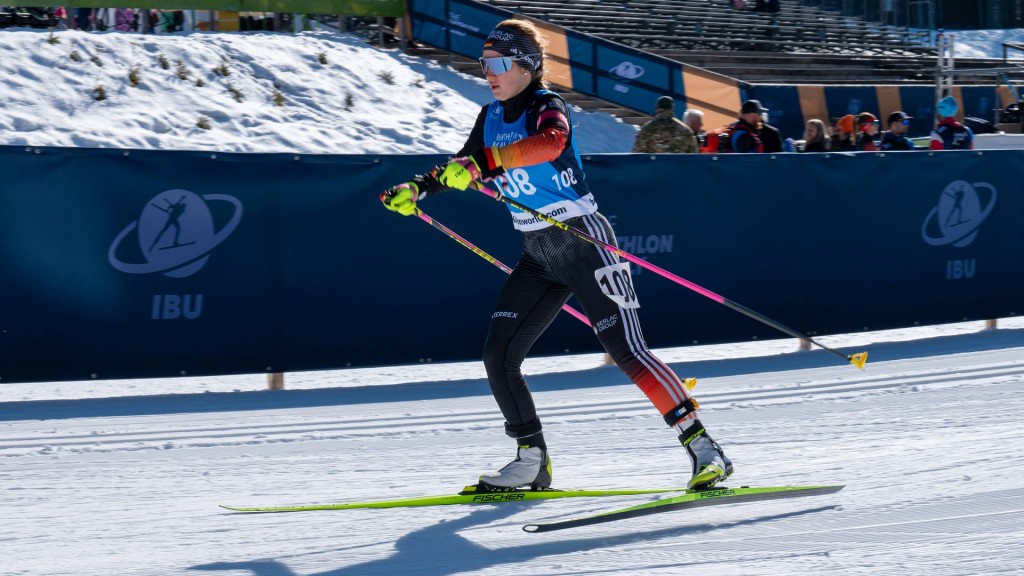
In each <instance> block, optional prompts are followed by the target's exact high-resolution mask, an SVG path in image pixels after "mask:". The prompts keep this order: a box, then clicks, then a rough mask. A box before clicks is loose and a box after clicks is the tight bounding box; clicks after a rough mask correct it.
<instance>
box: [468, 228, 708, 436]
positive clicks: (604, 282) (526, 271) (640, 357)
mask: <svg viewBox="0 0 1024 576" xmlns="http://www.w3.org/2000/svg"><path fill="white" fill-rule="evenodd" d="M566 224H568V225H569V226H572V227H574V228H577V229H579V230H581V231H583V232H586V233H587V234H589V235H591V236H593V237H595V238H598V239H600V240H603V241H604V242H607V243H609V244H612V245H614V244H615V235H614V233H613V232H612V229H611V225H610V224H608V221H607V220H606V219H605V218H604V217H603V216H601V214H593V215H590V216H582V217H578V218H572V219H570V220H568V221H566ZM598 270H600V271H601V273H600V274H597V271H598ZM570 295H575V296H576V300H577V301H578V302H579V304H580V306H581V307H582V308H583V312H584V313H585V314H586V316H587V318H588V319H589V320H590V323H591V325H592V326H593V327H594V331H595V333H596V335H597V338H598V340H599V341H600V342H601V345H602V346H604V349H605V350H606V351H607V352H608V354H609V355H611V357H612V359H613V360H614V361H615V363H616V364H617V365H618V366H619V368H620V369H621V370H622V371H623V372H624V373H625V374H626V375H627V376H628V377H629V379H630V380H632V381H633V382H634V383H635V384H636V385H637V386H638V387H639V388H640V389H641V390H642V391H643V392H644V393H645V394H646V395H647V397H648V398H650V400H651V402H652V403H653V404H654V405H655V407H656V408H657V409H658V411H659V412H660V413H661V414H662V415H665V414H668V413H669V412H671V411H672V410H674V409H676V408H678V407H679V406H680V405H682V404H683V403H684V402H685V401H686V400H688V399H689V398H690V396H689V393H688V391H687V390H686V387H685V386H684V385H683V383H682V381H681V380H680V379H679V377H678V376H676V374H675V373H674V372H672V370H671V369H669V368H668V366H666V365H665V364H664V363H663V362H662V361H661V360H659V359H658V358H656V357H655V356H654V355H653V354H651V352H650V350H648V348H647V344H646V343H645V342H644V338H643V334H642V333H641V331H640V322H639V320H638V318H637V308H638V305H637V303H636V302H637V301H636V295H635V294H634V293H633V289H632V282H631V281H630V278H629V268H628V264H626V263H620V262H619V258H618V256H616V255H614V254H612V253H611V252H609V251H608V250H606V249H605V248H601V247H599V246H595V245H594V244H592V243H590V242H588V241H585V240H581V239H579V238H577V237H576V236H574V235H572V234H571V233H569V232H565V231H564V230H560V229H558V228H555V227H549V228H544V229H542V230H537V231H531V232H525V233H524V234H523V256H522V258H521V259H520V261H519V264H517V265H516V268H515V270H513V271H512V274H511V275H510V276H509V278H508V281H507V282H506V283H505V286H504V288H502V291H501V296H500V297H499V298H498V305H497V308H496V310H495V312H494V315H493V316H492V317H491V324H490V328H489V330H488V333H487V341H486V343H485V344H484V355H483V360H484V367H485V368H486V370H487V379H488V382H489V383H490V386H491V393H492V394H494V399H495V400H497V402H498V407H499V408H500V409H501V413H502V415H503V416H504V417H505V421H506V424H507V428H508V431H509V435H515V433H517V432H519V433H520V435H522V433H523V432H532V431H536V430H537V429H539V427H540V421H539V419H538V417H537V408H536V406H535V405H534V402H533V395H532V394H531V393H530V389H529V387H528V386H527V384H526V379H525V378H524V376H523V373H522V370H521V368H522V364H523V360H525V359H526V355H527V354H528V353H529V351H530V348H532V347H533V343H534V342H536V341H537V339H538V338H539V337H540V335H541V334H543V333H544V330H546V329H547V327H548V326H550V325H551V322H552V321H554V319H555V317H556V316H557V315H558V313H559V311H560V310H561V307H562V305H563V304H565V302H566V301H567V300H568V299H569V296H570Z"/></svg>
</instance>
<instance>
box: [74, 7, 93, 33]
mask: <svg viewBox="0 0 1024 576" xmlns="http://www.w3.org/2000/svg"><path fill="white" fill-rule="evenodd" d="M92 18H93V9H92V8H76V9H75V29H76V30H82V31H85V32H88V31H89V30H92Z"/></svg>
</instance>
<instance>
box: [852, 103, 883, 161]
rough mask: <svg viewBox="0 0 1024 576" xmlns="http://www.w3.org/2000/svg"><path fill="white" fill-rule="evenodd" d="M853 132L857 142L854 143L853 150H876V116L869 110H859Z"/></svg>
mask: <svg viewBox="0 0 1024 576" xmlns="http://www.w3.org/2000/svg"><path fill="white" fill-rule="evenodd" d="M855 134H856V138H857V142H856V144H854V149H855V150H858V151H860V150H863V151H866V152H873V151H877V150H878V146H876V145H875V136H877V135H878V118H876V117H875V115H874V114H872V113H871V112H861V113H860V114H858V115H857V128H856V132H855Z"/></svg>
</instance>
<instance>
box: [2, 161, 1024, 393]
mask: <svg viewBox="0 0 1024 576" xmlns="http://www.w3.org/2000/svg"><path fill="white" fill-rule="evenodd" d="M442 160H444V157H443V156H440V155H411V156H409V155H403V156H360V155H324V156H312V155H300V156H295V155H289V154H210V153H203V152H161V151H137V150H130V151H123V150H83V149H55V148H29V149H26V148H23V147H0V171H2V173H3V174H5V178H4V184H3V186H2V187H0V273H2V275H3V278H4V282H3V283H0V303H2V308H0V382H19V381H42V380H78V379H90V378H120V377H166V376H173V375H193V374H211V373H258V372H264V371H274V372H278V371H280V372H284V371H296V370H309V369H326V368H342V367H347V366H370V365H381V364H393V363H416V362H429V361H433V362H438V361H452V360H467V359H473V358H476V357H478V355H479V353H480V350H481V347H482V343H483V338H484V335H485V332H486V328H487V322H488V318H489V317H490V314H491V312H492V307H493V305H494V302H495V301H496V298H497V294H498V291H499V289H500V287H501V284H502V281H503V278H504V274H503V273H502V272H501V271H500V270H498V269H497V268H495V267H494V266H492V265H491V264H488V263H487V262H485V261H484V260H483V259H481V258H480V257H478V256H477V255H475V254H473V253H472V252H470V251H469V250H466V249H465V248H464V247H462V246H460V245H458V244H457V243H455V242H453V241H452V240H451V239H450V238H448V237H447V236H445V235H444V234H441V233H439V232H438V231H437V230H434V229H432V228H431V227H430V226H428V225H426V224H425V223H423V222H421V221H420V220H418V219H416V218H403V217H401V216H398V215H396V214H393V213H391V212H388V211H386V210H384V209H382V208H381V206H380V203H379V200H378V194H379V192H380V190H382V189H384V188H385V187H387V186H389V185H392V184H394V183H395V181H401V179H403V178H407V177H409V176H411V175H413V174H415V173H419V172H422V171H425V170H427V169H429V168H430V167H431V166H433V165H435V164H437V163H439V162H441V161H442ZM583 160H584V168H585V169H586V171H587V174H586V176H587V178H588V180H589V182H590V183H591V186H592V188H593V190H594V193H595V195H596V197H597V199H598V202H599V205H600V207H601V211H602V213H604V214H606V215H607V216H608V217H609V219H610V220H611V221H612V222H613V224H614V226H615V230H616V233H617V235H618V237H619V242H620V245H621V246H622V248H624V249H625V250H627V251H629V252H631V253H633V254H636V255H638V256H641V257H643V258H645V259H647V260H649V261H650V262H652V263H654V264H657V265H658V266H660V267H662V268H665V269H667V270H670V271H672V272H674V273H675V274H678V275H680V276H682V277H684V278H687V279H688V280H690V281H692V282H696V283H697V284H700V285H702V286H704V287H706V288H708V289H710V290H712V291H714V292H717V293H719V294H722V295H724V296H726V297H728V298H730V299H731V300H734V301H736V302H739V303H741V304H743V305H745V306H747V307H749V308H751V309H753V310H756V311H758V312H759V313H761V314H764V315H766V316H768V317H770V318H772V319H774V320H776V321H778V322H781V323H783V324H785V325H788V326H790V327H792V328H794V329H796V330H799V331H800V332H802V333H806V334H809V335H812V336H813V335H821V334H829V333H842V332H856V331H861V330H876V329H886V328H896V327H902V326H912V325H916V324H934V323H942V322H954V321H962V320H965V319H979V320H980V319H986V318H997V317H1006V316H1013V315H1016V314H1019V313H1021V310H1022V309H1024V305H1022V304H1024V297H1022V294H1024V227H1021V226H1020V222H1021V221H1022V220H1024V197H1022V194H1021V192H1020V182H1021V181H1022V178H1024V173H1022V172H1024V162H1022V161H1024V154H1022V153H1021V152H1019V151H985V152H984V153H982V152H938V153H929V152H903V153H889V154H874V153H847V154H778V155H767V154H762V155H753V154H748V155H721V156H710V155H655V156H651V155H616V154H608V155H592V156H585V157H584V159H583ZM422 207H423V209H424V210H425V211H426V212H427V213H428V214H430V215H431V216H432V217H434V218H436V219H437V220H439V221H440V222H442V223H444V224H445V225H446V226H448V227H450V228H452V229H454V230H455V231H457V232H458V233H459V234H460V235H462V236H464V237H465V238H466V239H468V240H469V241H470V242H473V243H475V244H477V245H478V246H479V247H480V248H482V249H483V250H485V251H487V252H489V253H490V254H492V255H493V256H495V257H497V258H498V259H500V260H502V261H503V262H505V263H506V264H508V265H515V263H516V261H517V258H518V254H519V248H520V244H521V240H520V236H519V234H518V233H517V232H515V231H514V230H513V229H512V226H511V223H510V221H509V216H508V214H507V210H506V209H505V207H504V206H503V205H501V204H499V203H496V202H493V201H492V200H489V199H488V198H487V197H485V196H484V195H482V194H478V193H459V192H448V193H444V194H439V195H436V196H433V197H431V198H429V199H427V200H426V201H424V202H423V203H422ZM634 274H635V284H636V288H637V291H638V294H639V299H640V303H641V305H642V308H641V310H640V316H641V318H642V320H643V322H644V333H645V336H646V338H647V341H648V343H649V344H650V345H651V346H655V347H664V346H678V345H688V344H693V343H714V342H725V341H743V340H747V339H751V338H774V337H784V335H783V334H780V333H778V332H776V331H774V330H772V329H771V328H769V327H767V326H764V325H762V324H759V323H757V322H755V321H754V320H751V319H749V318H747V317H746V316H742V315H740V314H738V313H736V312H734V311H732V310H730V309H728V308H726V307H724V306H721V305H719V304H717V303H715V302H713V301H711V300H709V299H707V298H704V297H702V296H700V295H698V294H696V293H694V292H691V291H689V290H687V289H685V288H684V287H682V286H679V285H677V284H674V283H672V282H670V281H668V280H666V279H664V278H662V277H660V276H657V275H655V274H653V273H651V272H650V271H648V270H643V269H638V268H636V267H634ZM570 303H571V302H570ZM597 349H598V345H597V341H596V339H595V338H594V337H593V334H592V332H591V331H590V329H589V328H587V327H586V326H584V325H583V324H582V323H580V322H578V321H577V320H575V319H573V318H571V317H569V316H567V315H563V316H562V317H560V318H559V319H558V320H557V321H556V322H555V324H554V325H553V326H552V327H551V329H550V330H549V332H548V333H547V334H545V335H544V337H543V338H542V339H541V340H540V341H539V342H538V344H537V346H536V347H535V349H534V351H533V352H534V353H535V354H538V355H546V354H560V353H564V352H573V353H580V352H586V351H596V350H597Z"/></svg>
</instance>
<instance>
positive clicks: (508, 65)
mask: <svg viewBox="0 0 1024 576" xmlns="http://www.w3.org/2000/svg"><path fill="white" fill-rule="evenodd" d="M537 56H540V54H524V55H522V56H512V57H510V56H497V57H494V58H480V59H479V60H480V69H481V70H483V73H484V76H486V75H487V71H488V70H490V71H491V72H494V74H495V76H497V75H498V74H504V73H505V72H508V71H509V70H511V69H512V63H513V62H517V61H520V60H525V59H526V58H530V57H533V58H536V57H537Z"/></svg>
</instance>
